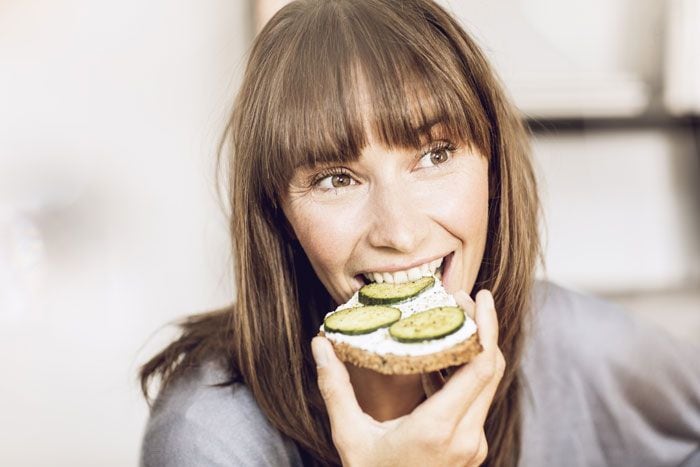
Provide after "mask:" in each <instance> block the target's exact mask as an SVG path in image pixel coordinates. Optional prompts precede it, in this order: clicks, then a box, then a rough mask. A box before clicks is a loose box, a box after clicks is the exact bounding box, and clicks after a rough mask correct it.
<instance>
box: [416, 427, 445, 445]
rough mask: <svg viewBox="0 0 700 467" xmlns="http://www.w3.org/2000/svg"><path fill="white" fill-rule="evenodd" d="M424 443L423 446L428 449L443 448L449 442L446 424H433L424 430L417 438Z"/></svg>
mask: <svg viewBox="0 0 700 467" xmlns="http://www.w3.org/2000/svg"><path fill="white" fill-rule="evenodd" d="M419 439H420V440H421V442H423V443H424V447H427V448H428V449H430V450H434V451H440V450H443V449H444V448H445V447H446V446H447V445H448V444H449V442H450V432H449V430H448V429H447V427H446V426H444V425H441V424H439V423H438V424H434V425H433V426H431V427H430V428H428V429H427V430H426V431H425V434H424V435H423V436H421V437H420V438H419Z"/></svg>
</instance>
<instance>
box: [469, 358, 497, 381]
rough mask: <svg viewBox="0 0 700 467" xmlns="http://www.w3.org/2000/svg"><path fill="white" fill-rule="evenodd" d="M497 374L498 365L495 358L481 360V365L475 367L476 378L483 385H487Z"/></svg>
mask: <svg viewBox="0 0 700 467" xmlns="http://www.w3.org/2000/svg"><path fill="white" fill-rule="evenodd" d="M495 374H496V365H495V362H494V361H493V360H484V361H482V362H481V364H480V365H477V366H475V367H474V376H475V378H476V380H477V381H478V382H479V383H480V384H482V385H485V384H487V383H488V382H489V381H491V379H493V377H494V376H495Z"/></svg>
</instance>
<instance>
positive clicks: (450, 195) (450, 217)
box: [431, 171, 488, 244]
mask: <svg viewBox="0 0 700 467" xmlns="http://www.w3.org/2000/svg"><path fill="white" fill-rule="evenodd" d="M482 172H483V171H469V172H468V173H462V174H459V175H456V176H455V177H454V178H452V179H451V180H449V181H447V183H444V184H441V186H440V189H439V196H438V197H437V199H435V202H434V203H431V204H432V208H431V210H432V212H433V213H434V218H435V219H436V220H437V221H438V222H439V223H440V224H441V225H442V226H443V227H444V228H445V229H447V230H448V231H449V232H450V233H452V235H454V236H456V237H458V238H460V239H461V240H463V241H467V242H468V243H470V244H480V243H483V240H484V239H485V237H486V230H487V226H488V179H487V176H486V173H485V172H483V173H482Z"/></svg>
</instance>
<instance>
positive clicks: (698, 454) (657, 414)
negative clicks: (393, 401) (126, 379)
mask: <svg viewBox="0 0 700 467" xmlns="http://www.w3.org/2000/svg"><path fill="white" fill-rule="evenodd" d="M534 301H535V302H534V303H535V306H534V310H535V311H534V316H533V325H532V330H531V332H530V334H529V338H528V341H527V344H526V351H525V355H524V361H523V367H522V368H523V374H524V376H525V391H524V393H523V397H524V399H523V402H524V405H523V410H524V411H523V429H522V435H523V439H522V451H521V459H520V464H519V465H520V466H521V467H539V466H550V465H551V466H563V465H566V466H571V467H577V466H635V467H644V466H654V467H657V466H678V465H682V466H686V467H688V466H694V467H695V466H700V348H698V347H694V346H692V345H690V344H687V343H682V342H678V341H675V340H673V339H672V338H671V337H669V336H668V335H667V334H665V333H664V332H663V331H661V330H659V329H657V328H655V327H652V326H650V325H647V324H646V323H641V322H638V321H636V320H635V319H633V318H632V317H631V316H630V315H629V314H628V313H626V312H625V311H623V310H620V309H619V308H617V307H615V306H613V305H611V304H609V303H606V302H603V301H600V300H597V299H594V298H591V297H588V296H584V295H579V294H576V293H573V292H571V291H568V290H565V289H562V288H560V287H558V286H555V285H552V284H547V283H538V284H537V286H536V288H535V293H534ZM225 379H226V375H225V373H224V372H223V371H222V369H220V368H217V367H216V366H215V365H213V364H209V365H205V366H203V367H201V368H198V369H197V370H193V371H191V372H190V373H189V374H187V375H186V376H185V377H183V378H180V380H178V381H176V382H175V383H174V384H173V385H171V386H170V387H169V388H168V389H167V391H165V392H164V393H162V394H161V395H160V396H159V398H158V400H157V402H156V405H155V407H154V410H153V412H152V414H151V417H150V419H149V421H148V425H147V427H146V432H145V435H144V438H143V445H142V452H141V465H142V466H144V467H155V466H169V467H172V466H178V467H179V466H182V467H185V466H188V467H189V466H234V465H236V466H237V465H241V466H298V465H302V464H301V460H300V457H299V453H298V451H297V448H296V446H295V445H294V443H293V442H292V441H291V440H289V439H287V438H285V437H284V436H282V435H281V434H280V433H279V432H278V431H277V430H276V429H275V428H273V427H272V426H271V425H270V423H269V422H268V421H267V419H266V418H265V416H264V415H263V414H262V412H261V411H260V409H259V408H258V406H257V404H256V402H255V400H254V399H253V397H252V396H251V393H250V392H249V391H248V389H247V388H246V387H245V386H244V385H242V384H237V385H234V386H229V387H224V388H216V387H210V385H211V384H215V383H218V382H221V381H223V380H225Z"/></svg>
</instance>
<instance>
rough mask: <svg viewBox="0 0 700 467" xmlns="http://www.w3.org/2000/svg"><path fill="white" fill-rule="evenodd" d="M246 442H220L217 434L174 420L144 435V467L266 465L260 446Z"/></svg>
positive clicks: (271, 463)
mask: <svg viewBox="0 0 700 467" xmlns="http://www.w3.org/2000/svg"><path fill="white" fill-rule="evenodd" d="M250 441H251V440H246V439H240V438H239V439H235V440H227V441H225V440H223V439H221V437H220V434H219V433H215V432H213V431H212V430H211V429H210V428H208V427H206V426H202V425H201V424H199V423H198V422H196V421H192V420H188V419H186V418H184V417H179V416H173V417H171V418H169V419H164V420H160V421H159V423H157V424H153V425H151V427H150V429H149V430H148V431H147V432H146V435H145V437H144V440H143V446H142V451H141V465H142V466H143V467H156V466H168V467H185V466H193V465H202V466H217V467H218V466H222V467H223V466H233V465H246V466H247V465H250V466H253V465H259V466H273V465H276V464H275V463H273V462H265V457H264V453H261V452H259V450H258V448H259V445H260V444H261V443H259V442H257V443H256V442H252V443H251V442H250Z"/></svg>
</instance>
